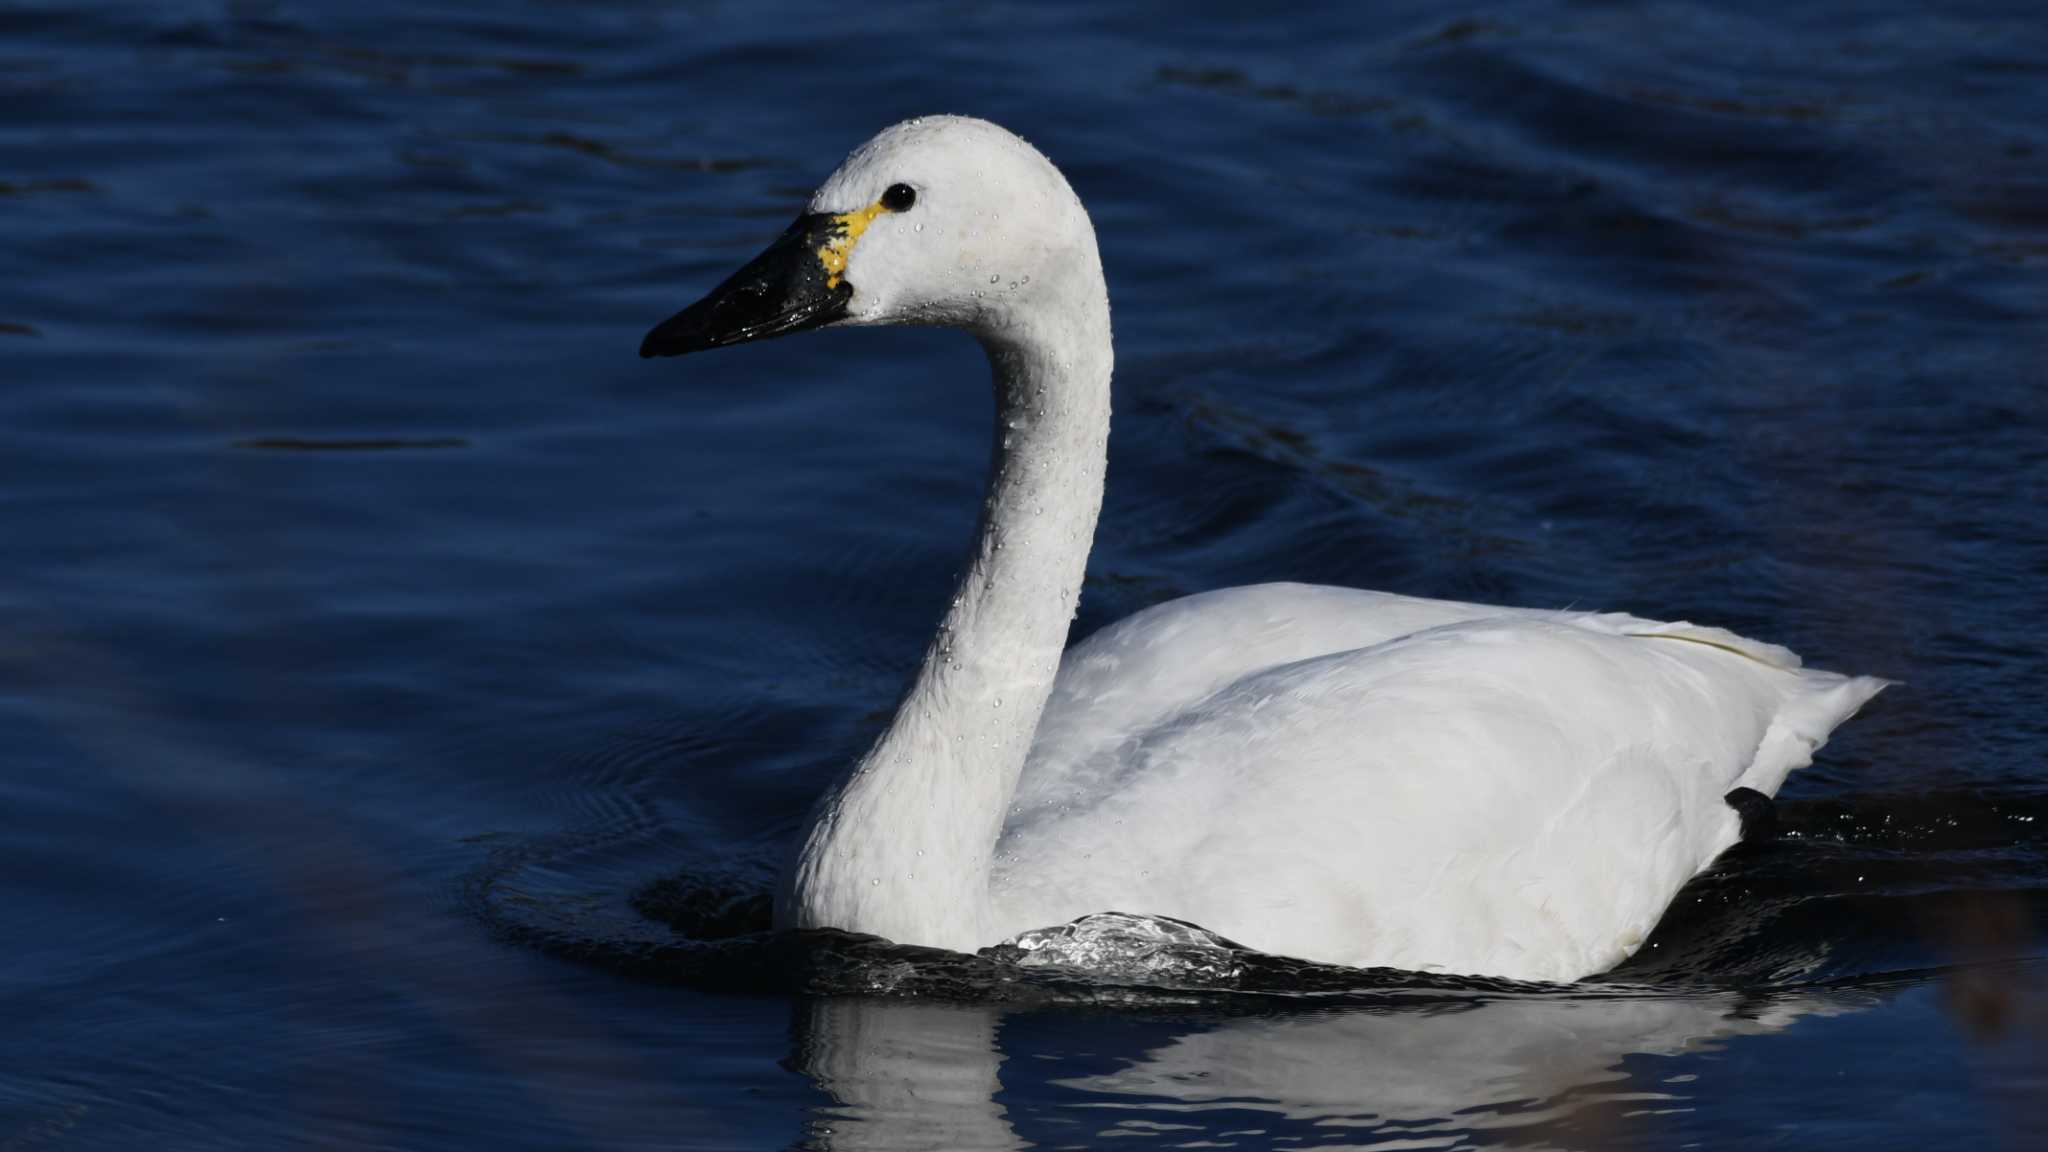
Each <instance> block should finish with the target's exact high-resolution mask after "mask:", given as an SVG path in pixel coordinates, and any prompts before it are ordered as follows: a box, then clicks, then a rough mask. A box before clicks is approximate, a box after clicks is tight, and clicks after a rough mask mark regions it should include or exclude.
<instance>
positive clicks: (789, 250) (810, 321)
mask: <svg viewBox="0 0 2048 1152" xmlns="http://www.w3.org/2000/svg"><path fill="white" fill-rule="evenodd" d="M844 229H845V225H844V224H843V223H842V222H841V221H840V220H839V219H837V218H836V217H832V216H827V215H823V214H815V215H808V216H799V217H797V219H796V223H794V224H791V225H790V226H789V229H788V230H787V231H785V232H784V233H783V234H782V236H781V237H780V238H779V239H777V240H776V241H775V243H773V244H770V245H769V246H768V250H767V251H766V252H763V253H761V254H760V255H759V256H756V257H754V259H753V262H752V263H749V264H748V265H747V266H746V267H744V268H742V269H740V270H739V271H737V272H735V273H733V274H732V275H731V276H730V277H729V278H727V280H726V282H725V283H723V284H720V285H719V286H718V287H716V288H714V289H712V290H711V294H710V295H708V296H706V297H704V298H703V299H702V300H699V301H697V302H696V303H695V304H692V305H690V306H689V307H688V308H685V309H683V310H682V311H681V312H678V313H676V314H675V315H673V316H671V317H669V318H668V319H666V320H664V321H662V322H661V323H660V324H658V325H656V326H655V328H654V331H652V332H649V333H648V334H647V338H646V339H645V340H642V341H641V342H640V355H641V356H643V357H644V356H681V355H682V354H683V353H685V352H701V351H703V350H704V349H706V348H718V347H721V346H723V345H726V344H744V343H746V342H747V341H749V340H765V339H767V338H768V337H770V336H781V335H783V334H785V333H789V332H801V331H803V330H804V329H806V328H816V327H818V326H819V325H821V324H830V323H831V322H832V321H834V320H837V319H839V318H840V317H842V316H844V315H846V303H847V301H849V300H851V299H853V285H851V284H848V283H847V282H846V280H845V279H844V278H843V277H841V276H838V275H834V274H833V273H832V272H829V271H828V270H827V269H826V267H825V263H824V261H823V259H822V258H821V257H820V255H819V250H820V249H822V248H825V247H826V246H827V245H829V244H830V243H832V241H834V240H836V239H838V238H839V237H840V236H841V235H842V234H843V232H844Z"/></svg>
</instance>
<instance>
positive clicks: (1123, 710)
mask: <svg viewBox="0 0 2048 1152" xmlns="http://www.w3.org/2000/svg"><path fill="white" fill-rule="evenodd" d="M1545 615H1549V613H1544V612H1540V611H1533V610H1529V609H1517V608H1499V607H1493V606H1491V605H1485V604H1461V603H1457V602H1455V601H1450V600H1420V599H1416V598H1414V597H1411V596H1397V595H1394V594H1392V593H1388V592H1368V591H1364V590H1361V589H1356V588H1336V587H1331V586H1329V585H1321V584H1285V583H1279V584H1250V585H1245V586H1242V587H1237V588H1220V589H1217V590H1215V591H1213V592H1200V593H1197V594H1195V595H1193V596H1186V597H1183V598H1181V599H1179V600H1170V601H1167V602H1166V603H1164V604H1157V605H1154V606H1152V607H1150V608H1147V609H1145V610H1144V611H1142V612H1138V613H1134V614H1133V615H1130V616H1127V617H1125V618H1123V619H1122V620H1119V621H1117V622H1116V623H1114V624H1111V625H1109V626H1108V627H1106V628H1104V629H1102V630H1101V631H1099V632H1097V633H1095V634H1094V635H1092V636H1090V637H1088V638H1087V639H1086V640H1083V641H1081V642H1080V643H1079V644H1076V645H1074V646H1073V647H1072V648H1071V649H1069V650H1068V651H1067V654H1066V655H1065V657H1064V658H1062V659H1061V661H1060V670H1059V676H1058V678H1057V679H1056V680H1055V681H1054V682H1053V690H1052V696H1051V698H1050V699H1048V700H1047V701H1046V705H1045V713H1044V715H1043V716H1042V717H1041V718H1040V720H1039V723H1038V732H1037V735H1036V737H1035V738H1034V741H1033V744H1032V749H1031V757H1030V760H1029V762H1028V763H1027V765H1026V767H1025V769H1024V773H1023V776H1022V778H1021V779H1020V780H1019V782H1018V790H1017V796H1016V799H1015V802H1014V803H1015V808H1016V810H1017V811H1020V812H1029V811H1031V810H1032V809H1034V808H1036V807H1039V806H1041V805H1043V804H1044V803H1046V802H1048V801H1052V800H1056V799H1058V798H1060V797H1064V796H1066V795H1068V794H1070V793H1071V792H1073V791H1074V790H1075V789H1076V788H1083V787H1085V784H1082V783H1080V782H1077V781H1075V780H1073V779H1072V778H1071V775H1072V773H1074V772H1076V771H1085V770H1087V769H1088V768H1089V766H1090V764H1091V762H1093V761H1096V760H1098V759H1099V757H1100V756H1101V754H1102V753H1104V752H1105V751H1107V750H1110V749H1113V748H1115V747H1116V746H1118V745H1119V744H1122V743H1123V742H1124V741H1126V740H1128V739H1130V738H1131V737H1132V736H1134V735H1135V734H1138V733H1142V732H1145V731H1147V730H1149V729H1151V728H1152V727H1153V726H1155V725H1157V724H1159V723H1160V722H1162V721H1164V720H1167V719H1169V718H1171V717H1172V716H1173V715H1175V714H1176V713H1178V712H1179V711H1180V710H1182V709H1184V708H1186V707H1187V706H1188V705H1189V704H1191V703H1193V702H1195V701H1197V700H1201V699H1203V698H1205V697H1207V696H1209V695H1210V694H1211V693H1213V692H1215V691H1217V690H1218V689H1221V688H1223V687H1224V686H1226V685H1229V684H1232V683H1234V682H1236V681H1238V680H1241V679H1243V678H1244V677H1246V676H1248V675H1251V674H1253V673H1255V672H1260V671H1263V670H1265V669H1268V668H1273V667H1276V666H1278V665H1282V664H1293V663H1296V662H1297V661H1301V660H1308V659H1312V658H1314V657H1317V656H1324V655H1328V654H1329V653H1332V652H1347V651H1351V650H1353V649H1358V648H1369V647H1372V646H1373V645H1376V644H1384V643H1386V642H1387V641H1389V640H1393V639H1397V638H1399V637H1402V636H1407V635H1410V634H1412V633H1415V632H1420V631H1423V630H1425V629H1429V628H1435V627H1439V626H1441V625H1444V624H1454V623H1459V622H1461V621H1466V620H1477V619H1483V618H1488V617H1498V616H1512V617H1517V618H1520V617H1528V616H1545ZM1610 618H1611V619H1614V620H1618V621H1619V620H1627V621H1634V622H1636V623H1639V624H1641V625H1643V626H1645V627H1654V626H1656V625H1655V622H1654V621H1648V620H1642V621H1636V620H1635V618H1634V617H1630V616H1614V617H1610ZM1617 626H1618V625H1617Z"/></svg>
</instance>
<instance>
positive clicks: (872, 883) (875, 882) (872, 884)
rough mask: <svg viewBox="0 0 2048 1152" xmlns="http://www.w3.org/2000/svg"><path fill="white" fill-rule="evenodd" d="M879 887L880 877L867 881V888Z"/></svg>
mask: <svg viewBox="0 0 2048 1152" xmlns="http://www.w3.org/2000/svg"><path fill="white" fill-rule="evenodd" d="M881 886H882V878H881V877H880V876H877V877H875V878H874V879H872V880H870V881H868V887H870V888H880V887H881Z"/></svg>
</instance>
